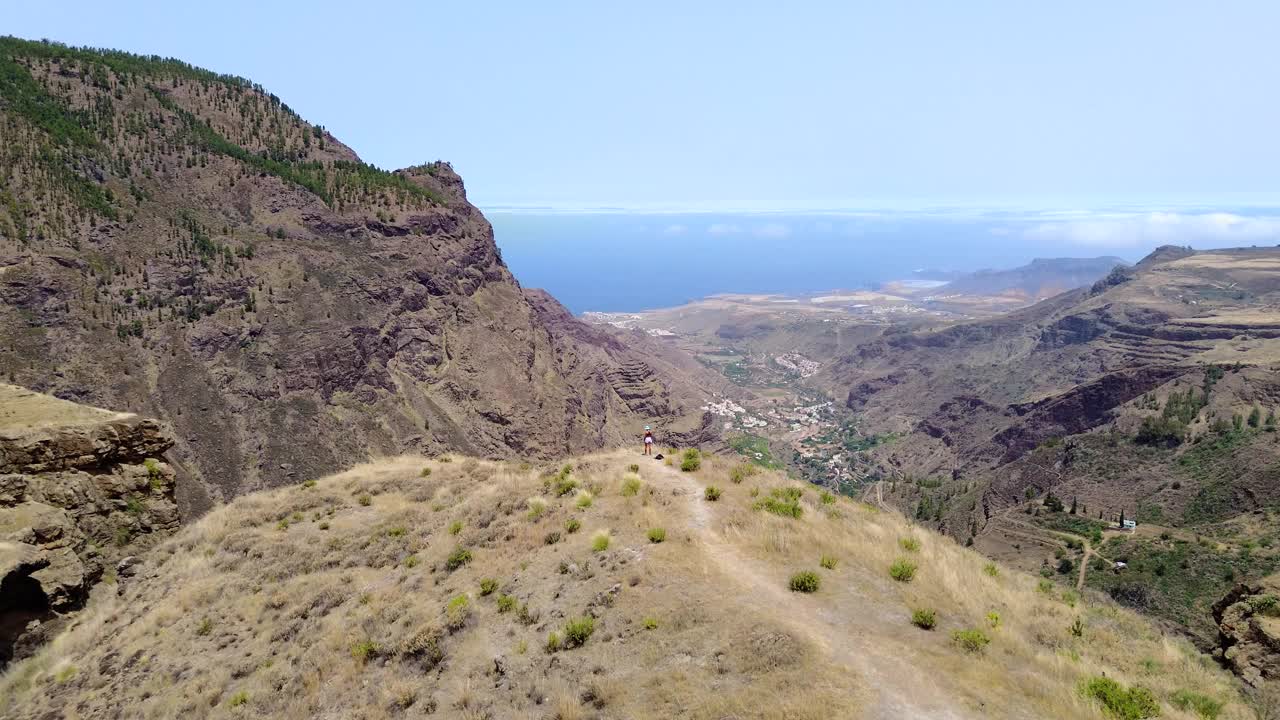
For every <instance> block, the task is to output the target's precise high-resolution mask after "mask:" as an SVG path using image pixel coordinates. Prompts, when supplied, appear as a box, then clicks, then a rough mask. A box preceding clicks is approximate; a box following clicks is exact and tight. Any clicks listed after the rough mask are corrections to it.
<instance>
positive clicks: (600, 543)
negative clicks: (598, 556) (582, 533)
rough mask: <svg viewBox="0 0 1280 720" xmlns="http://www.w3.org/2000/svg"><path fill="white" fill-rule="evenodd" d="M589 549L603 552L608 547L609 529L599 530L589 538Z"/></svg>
mask: <svg viewBox="0 0 1280 720" xmlns="http://www.w3.org/2000/svg"><path fill="white" fill-rule="evenodd" d="M591 549H592V550H593V551H595V552H604V551H605V550H608V549H609V531H608V530H601V531H600V532H598V533H596V534H595V535H594V536H592V538H591Z"/></svg>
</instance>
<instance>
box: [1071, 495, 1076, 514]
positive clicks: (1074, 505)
mask: <svg viewBox="0 0 1280 720" xmlns="http://www.w3.org/2000/svg"><path fill="white" fill-rule="evenodd" d="M1071 514H1072V515H1075V514H1076V499H1075V497H1072V498H1071Z"/></svg>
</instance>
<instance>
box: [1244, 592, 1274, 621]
mask: <svg viewBox="0 0 1280 720" xmlns="http://www.w3.org/2000/svg"><path fill="white" fill-rule="evenodd" d="M1248 602H1249V609H1250V610H1253V611H1254V612H1255V613H1257V614H1259V615H1267V616H1269V617H1280V597H1277V596H1275V595H1270V594H1268V595H1254V596H1253V597H1251V598H1249V601H1248Z"/></svg>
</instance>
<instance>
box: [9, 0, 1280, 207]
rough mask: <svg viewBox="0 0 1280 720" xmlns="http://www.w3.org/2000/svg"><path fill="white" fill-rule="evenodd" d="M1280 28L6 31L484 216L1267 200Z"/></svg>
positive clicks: (446, 11) (160, 27)
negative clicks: (285, 116) (161, 73)
mask: <svg viewBox="0 0 1280 720" xmlns="http://www.w3.org/2000/svg"><path fill="white" fill-rule="evenodd" d="M1278 27H1280V3H1277V2H1274V1H1258V2H1231V1H1230V0H1223V1H1219V2H1176V1H1173V0H1165V1H1162V2H1135V1H1125V2H1116V1H1115V0H1106V1H1103V2H1087V1H1079V0H1077V1H1073V2H1060V3H1047V2H1023V1H1016V2H1015V1H1010V2H976V1H973V0H968V1H966V2H951V1H949V0H939V1H938V2H931V3H925V2H877V3H870V2H868V3H852V2H831V3H820V2H796V3H779V2H776V0H774V1H771V2H763V3H754V2H741V1H735V2H723V3H721V2H698V3H691V2H671V3H667V2H655V1H647V2H637V3H610V2H582V3H569V2H555V1H554V0H549V1H547V2H538V3H533V2H508V3H497V2H490V3H482V2H472V3H458V2H454V3H427V2H409V1H405V2H376V1H370V0H366V1H364V2H341V3H329V2H319V1H315V0H312V1H309V2H299V3H288V4H286V3H281V2H264V1H263V0H256V1H253V2H242V1H239V0H233V1H226V2H219V3H216V4H209V3H174V2H167V1H166V2H160V1H156V2H129V1H128V0H119V1H116V2H109V3H105V2H100V1H98V0H95V1H93V2H81V1H72V0H59V1H57V2H34V1H30V2H14V1H13V0H0V33H3V34H14V35H18V36H22V37H28V38H41V37H48V38H51V39H56V40H61V41H64V42H68V43H72V44H77V45H79V44H89V45H98V46H111V47H118V48H122V49H126V50H131V51H135V52H144V53H157V54H162V55H173V56H177V57H181V58H183V59H186V60H189V61H191V62H193V63H196V64H198V65H202V66H205V67H208V68H211V69H214V70H219V71H224V72H230V73H235V74H239V75H244V76H246V77H249V78H251V79H253V80H256V81H258V82H260V83H262V84H263V85H265V86H266V87H267V88H269V89H270V90H271V91H273V92H275V93H276V94H278V95H280V96H281V97H282V98H283V99H284V100H285V101H286V102H287V103H289V104H290V105H291V106H292V107H293V108H294V109H296V110H298V111H299V112H300V113H301V114H302V115H303V116H304V117H306V118H307V119H309V120H311V121H313V122H317V123H320V124H323V125H325V126H327V127H328V128H329V129H330V130H331V131H333V132H334V133H335V134H336V135H337V136H338V137H340V138H341V139H343V140H344V141H346V142H347V143H348V144H350V145H351V146H352V147H354V148H355V150H356V151H357V152H358V153H359V154H360V155H361V156H362V157H363V158H364V159H365V160H367V161H369V162H372V163H375V164H377V165H380V166H383V167H388V168H391V167H400V166H404V165H409V164H412V163H417V162H421V161H424V160H433V159H437V158H440V159H445V160H449V161H451V162H453V163H454V166H455V167H456V168H458V170H459V171H460V172H462V173H463V176H464V177H465V179H466V181H467V183H468V187H469V188H470V190H471V193H472V197H473V199H474V200H476V201H477V202H478V203H480V204H482V205H495V204H505V203H524V204H530V203H547V204H555V205H570V206H572V205H584V204H585V205H592V204H616V205H629V206H637V205H661V206H676V207H719V208H744V207H745V208H778V207H810V208H812V207H832V206H842V207H847V206H861V205H876V204H888V203H894V204H904V205H913V204H915V205H921V206H924V205H933V204H940V203H948V204H949V203H1001V204H1005V203H1008V204H1029V205H1040V206H1069V205H1073V204H1075V205H1080V204H1090V203H1095V204H1096V203H1117V202H1132V203H1156V204H1160V203H1175V202H1177V203H1181V202H1197V203H1200V202H1202V203H1207V204H1212V203H1214V202H1219V201H1220V200H1221V199H1231V200H1233V201H1234V200H1235V199H1250V200H1255V201H1259V202H1268V201H1269V200H1271V199H1273V196H1272V195H1270V193H1272V192H1273V191H1277V190H1280V141H1278V140H1277V137H1278V132H1280V94H1278V93H1277V92H1276V87H1277V84H1278V83H1280V47H1278V46H1277V44H1276V34H1275V33H1276V29H1277V28H1278ZM1275 197H1280V196H1275Z"/></svg>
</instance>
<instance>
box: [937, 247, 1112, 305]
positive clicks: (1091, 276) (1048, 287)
mask: <svg viewBox="0 0 1280 720" xmlns="http://www.w3.org/2000/svg"><path fill="white" fill-rule="evenodd" d="M1128 264H1129V263H1127V262H1125V261H1124V260H1123V259H1121V258H1118V257H1114V256H1103V257H1094V258H1036V259H1034V260H1032V261H1031V262H1029V263H1027V264H1026V265H1022V266H1021V267H1016V268H1010V269H1007V270H978V271H976V272H972V273H968V274H965V275H962V276H960V277H958V278H956V279H954V280H951V281H950V282H948V283H947V284H946V285H944V286H943V287H941V288H939V290H938V292H940V293H963V294H966V295H1000V294H1005V293H1015V294H1020V295H1024V296H1026V297H1028V298H1032V299H1040V298H1046V297H1052V296H1053V295H1057V294H1058V293H1061V292H1066V291H1067V290H1074V289H1075V288H1078V287H1084V286H1086V285H1092V284H1093V283H1094V282H1096V281H1097V280H1098V279H1099V278H1102V277H1103V276H1105V275H1106V274H1107V273H1109V272H1111V270H1112V268H1114V267H1116V266H1117V265H1120V266H1125V267H1127V266H1128Z"/></svg>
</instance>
